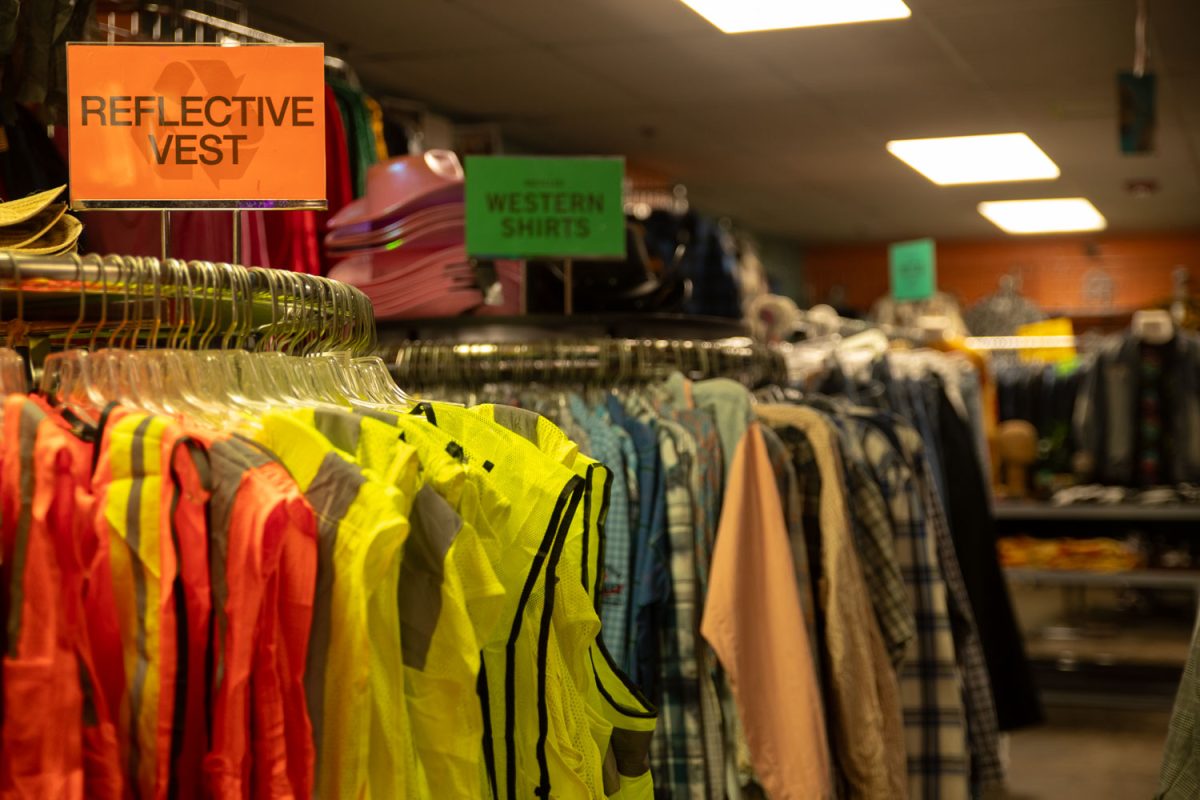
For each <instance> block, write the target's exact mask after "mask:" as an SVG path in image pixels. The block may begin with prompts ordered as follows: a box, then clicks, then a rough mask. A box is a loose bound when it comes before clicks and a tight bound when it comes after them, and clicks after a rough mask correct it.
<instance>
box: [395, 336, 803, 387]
mask: <svg viewBox="0 0 1200 800" xmlns="http://www.w3.org/2000/svg"><path fill="white" fill-rule="evenodd" d="M385 360H387V361H389V362H393V364H392V367H391V370H392V374H393V376H394V377H395V378H396V380H397V382H398V383H399V384H400V385H401V386H404V387H427V386H472V385H482V384H488V383H530V382H537V383H572V384H602V385H606V386H611V385H615V384H624V383H642V382H646V381H653V380H659V379H662V378H665V377H666V376H667V375H670V374H671V373H673V372H681V373H683V374H684V375H686V376H687V377H689V378H692V379H695V380H700V379H704V378H716V377H731V378H736V379H739V380H740V381H741V382H742V383H745V384H748V385H756V384H760V383H769V382H779V381H783V380H785V379H786V375H787V370H786V365H785V364H784V361H783V358H782V356H781V355H780V354H779V353H778V352H777V351H776V350H775V349H773V348H769V347H767V346H765V345H763V344H759V343H757V342H754V341H753V340H751V339H749V338H748V337H732V338H727V339H718V340H714V341H699V340H690V339H620V338H598V339H558V340H546V341H531V342H521V343H513V342H505V343H470V344H464V343H453V342H435V341H406V342H403V343H401V344H400V345H399V346H397V347H394V348H389V349H388V351H386V352H385Z"/></svg>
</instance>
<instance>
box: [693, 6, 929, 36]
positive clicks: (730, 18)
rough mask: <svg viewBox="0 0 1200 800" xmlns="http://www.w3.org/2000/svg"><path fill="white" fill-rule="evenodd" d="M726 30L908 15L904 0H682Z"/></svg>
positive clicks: (879, 18)
mask: <svg viewBox="0 0 1200 800" xmlns="http://www.w3.org/2000/svg"><path fill="white" fill-rule="evenodd" d="M683 3H684V4H685V5H688V6H690V7H691V8H692V10H693V11H695V12H696V13H697V14H699V15H700V16H702V17H704V18H705V19H706V20H708V21H709V22H711V23H712V24H713V25H716V26H717V27H718V28H720V29H721V30H722V31H724V32H725V33H747V32H748V31H775V30H782V29H784V28H811V27H814V26H817V25H842V24H845V23H850V22H874V21H876V20H884V19H905V18H907V17H910V16H912V11H910V10H909V8H908V6H906V5H905V4H904V2H903V0H820V2H818V0H683Z"/></svg>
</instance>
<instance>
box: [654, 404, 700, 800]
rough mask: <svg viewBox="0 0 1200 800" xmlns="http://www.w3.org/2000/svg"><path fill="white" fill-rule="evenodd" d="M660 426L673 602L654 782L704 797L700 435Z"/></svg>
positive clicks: (678, 793)
mask: <svg viewBox="0 0 1200 800" xmlns="http://www.w3.org/2000/svg"><path fill="white" fill-rule="evenodd" d="M656 427H657V428H658V432H659V439H658V446H659V457H660V459H661V460H662V468H663V471H664V475H665V479H666V486H667V496H666V503H667V539H668V544H669V547H670V558H669V568H670V573H671V602H670V603H669V605H668V608H667V613H666V624H665V625H664V626H663V628H662V631H661V637H662V639H661V641H662V645H661V652H662V656H663V657H662V662H661V665H660V668H661V676H662V682H661V683H662V690H663V691H662V704H661V706H660V707H659V725H658V727H657V728H656V729H655V732H654V741H653V744H652V748H651V751H652V757H653V759H654V766H655V767H656V769H655V773H654V782H655V786H656V787H661V788H662V789H668V790H669V796H670V797H672V798H682V799H684V800H706V799H707V798H708V791H707V783H708V772H707V764H706V758H705V746H704V744H705V742H704V736H703V732H704V722H703V711H702V706H701V699H700V680H699V664H698V660H697V653H696V643H697V640H698V639H699V637H698V636H697V630H698V629H699V609H700V608H702V605H700V604H699V603H698V600H700V598H697V575H696V553H695V530H696V518H695V511H696V508H695V506H694V504H693V495H692V476H691V472H692V469H693V468H694V466H695V457H696V440H695V438H694V437H692V436H691V434H689V433H688V432H687V430H686V429H684V427H683V426H682V425H679V424H678V423H676V422H672V421H669V420H666V419H663V418H659V419H657V420H656ZM701 602H702V601H701ZM660 781H661V783H660Z"/></svg>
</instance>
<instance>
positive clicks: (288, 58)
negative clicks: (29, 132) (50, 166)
mask: <svg viewBox="0 0 1200 800" xmlns="http://www.w3.org/2000/svg"><path fill="white" fill-rule="evenodd" d="M324 55H325V54H324V47H323V46H322V45H307V44H305V45H237V46H222V45H185V44H128V45H104V44H69V45H67V93H68V102H69V106H68V112H67V119H68V127H69V134H70V136H69V141H70V171H71V180H70V192H71V205H72V207H74V208H151V209H153V208H325V72H324Z"/></svg>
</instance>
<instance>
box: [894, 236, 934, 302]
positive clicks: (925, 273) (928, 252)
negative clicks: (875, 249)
mask: <svg viewBox="0 0 1200 800" xmlns="http://www.w3.org/2000/svg"><path fill="white" fill-rule="evenodd" d="M888 267H889V268H890V271H891V277H892V297H893V299H896V300H928V299H929V298H930V297H933V293H934V292H936V291H937V246H936V245H935V244H934V241H933V239H915V240H913V241H911V242H896V243H895V244H893V245H891V246H890V247H888Z"/></svg>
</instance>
